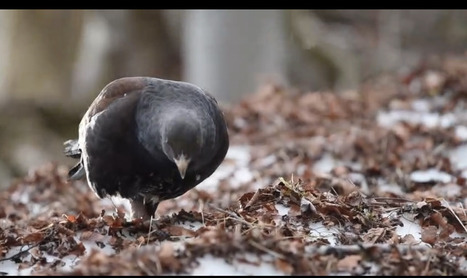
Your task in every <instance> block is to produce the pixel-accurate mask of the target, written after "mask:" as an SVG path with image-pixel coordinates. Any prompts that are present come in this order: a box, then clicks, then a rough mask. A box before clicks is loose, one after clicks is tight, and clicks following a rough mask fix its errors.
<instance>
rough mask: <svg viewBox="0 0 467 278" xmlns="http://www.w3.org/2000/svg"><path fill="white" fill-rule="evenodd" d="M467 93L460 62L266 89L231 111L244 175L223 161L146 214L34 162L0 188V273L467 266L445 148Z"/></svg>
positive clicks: (464, 120)
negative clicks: (218, 264) (346, 84)
mask: <svg viewBox="0 0 467 278" xmlns="http://www.w3.org/2000/svg"><path fill="white" fill-rule="evenodd" d="M466 92H467V59H466V58H465V57H456V58H448V59H445V60H444V61H438V62H437V63H432V64H430V63H424V64H423V65H421V66H420V67H419V68H416V69H414V70H413V71H412V72H409V73H408V74H405V75H403V76H397V75H385V76H380V77H378V78H376V79H373V80H370V81H368V82H366V83H364V84H362V86H361V87H360V88H359V89H358V90H355V91H346V92H340V93H333V92H298V91H296V90H293V89H287V88H284V87H281V86H277V85H272V84H270V85H267V86H264V87H263V88H261V89H260V90H259V91H258V92H257V93H256V94H253V95H251V96H249V97H248V98H246V99H244V100H242V101H241V102H240V103H238V104H237V105H234V106H232V107H226V108H225V113H226V117H227V121H228V125H229V131H230V135H231V141H232V145H234V146H248V148H247V152H248V157H249V159H248V163H247V165H246V166H247V169H248V170H249V173H248V175H250V176H249V178H244V179H241V182H238V177H239V176H241V175H242V174H238V171H239V169H240V168H239V167H240V166H239V167H237V168H235V167H236V166H235V160H234V159H232V158H227V159H226V161H225V164H226V165H227V166H228V167H230V169H234V170H232V171H230V172H229V173H228V174H226V175H223V176H222V177H221V178H220V179H218V180H217V181H215V183H216V184H217V187H216V189H215V190H207V189H206V190H205V189H203V187H202V186H199V188H195V189H193V190H191V191H189V192H187V193H186V194H185V195H183V196H181V197H179V198H177V199H174V200H167V201H165V202H163V203H162V204H161V205H160V207H159V210H158V212H157V215H158V218H157V219H155V220H153V221H151V222H150V223H143V222H141V221H138V220H134V221H129V220H128V218H127V214H128V212H127V211H126V210H125V207H124V206H122V205H119V204H112V203H109V202H106V201H105V200H98V199H97V198H96V197H95V196H94V195H93V193H92V192H91V191H90V190H89V189H88V187H87V185H86V184H85V182H84V181H76V182H68V181H67V180H66V170H67V168H66V167H65V166H63V165H55V164H53V163H50V164H47V165H44V166H43V167H40V168H38V169H36V170H35V171H31V173H30V174H29V175H27V176H26V177H24V178H22V179H19V180H17V181H16V182H15V183H14V184H12V185H11V186H10V187H9V188H8V189H7V190H5V191H3V192H0V201H1V205H0V273H2V274H5V275H12V274H17V273H26V274H33V275H160V274H190V273H197V274H199V272H200V271H199V269H202V266H201V264H204V262H206V260H208V258H211V260H214V258H220V259H222V260H223V261H224V262H225V264H226V265H231V266H235V267H234V268H232V269H231V270H228V271H227V270H224V271H226V272H225V273H224V272H223V270H222V269H219V270H218V272H219V273H218V274H231V272H232V271H234V270H235V271H237V274H238V273H243V274H254V273H255V270H252V269H257V268H258V267H260V266H261V265H266V264H267V265H268V266H270V267H271V268H270V269H274V270H275V271H276V272H273V273H272V274H285V275H336V274H351V275H467V261H466V258H467V230H466V226H467V210H466V207H467V187H466V178H465V176H463V175H462V173H463V171H464V170H466V169H464V168H463V167H464V166H462V165H460V164H458V163H457V162H456V161H453V160H452V159H451V157H450V155H449V154H450V153H453V152H456V151H457V150H458V148H460V147H462V146H463V144H465V143H466V142H465V141H466V140H465V138H462V137H461V136H459V133H458V132H457V131H456V130H459V129H458V128H457V127H459V126H467V113H465V112H464V111H467V110H466V109H465V108H466V106H467V97H466V96H467V95H466ZM399 112H402V113H399ZM405 112H410V113H405ZM397 113H399V114H397ZM404 113H405V114H404ZM423 113H428V114H423ZM407 115H409V118H407V117H406V116H407ZM414 115H419V116H420V117H419V118H417V117H418V116H414ZM424 115H428V116H426V117H425V118H424ZM433 115H438V116H437V117H432V116H433ZM446 115H453V116H452V117H451V116H449V117H448V118H446V117H445V116H446ZM430 117H431V118H432V120H431V122H428V121H427V120H426V118H429V119H430ZM422 119H423V120H422ZM446 119H448V120H446ZM243 164H244V162H242V165H241V167H244V166H245V165H243ZM464 164H465V162H464ZM318 165H321V166H320V167H318ZM322 165H325V167H322ZM242 169H244V168H242ZM320 169H321V170H320ZM242 171H244V170H242ZM440 173H441V174H442V176H441V177H440ZM236 179H237V180H236ZM211 183H212V182H211ZM404 223H405V224H404ZM403 229H405V230H404V232H401V231H402V230H403ZM213 264H214V263H213ZM7 265H9V266H11V265H13V266H14V267H13V270H14V272H12V271H11V270H8V271H7V268H6V266H7ZM212 267H214V266H209V268H212ZM2 269H3V270H2ZM10 269H11V267H10ZM248 269H250V270H249V271H250V272H251V273H249V272H248ZM22 271H25V272H22ZM227 272H228V273H227ZM256 273H258V272H256Z"/></svg>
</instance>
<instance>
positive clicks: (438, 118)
mask: <svg viewBox="0 0 467 278" xmlns="http://www.w3.org/2000/svg"><path fill="white" fill-rule="evenodd" d="M377 121H378V124H379V125H381V126H383V127H391V126H393V125H394V124H396V123H398V122H408V123H411V124H422V125H424V126H426V127H428V128H434V127H443V128H447V127H451V126H453V125H455V124H456V122H457V120H456V116H455V115H454V114H453V113H446V114H443V115H440V114H439V113H425V112H417V111H407V110H394V111H387V112H379V113H378V116H377Z"/></svg>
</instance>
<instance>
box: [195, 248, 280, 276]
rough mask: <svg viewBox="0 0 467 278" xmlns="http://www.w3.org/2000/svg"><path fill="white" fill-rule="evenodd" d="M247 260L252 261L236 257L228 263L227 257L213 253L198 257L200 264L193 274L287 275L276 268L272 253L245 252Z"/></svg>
mask: <svg viewBox="0 0 467 278" xmlns="http://www.w3.org/2000/svg"><path fill="white" fill-rule="evenodd" d="M243 259H245V260H247V261H249V262H251V263H247V262H240V261H239V260H238V259H234V260H233V261H232V263H228V262H227V261H226V260H225V259H223V258H219V257H214V256H212V255H211V254H208V255H205V256H203V257H201V258H199V259H198V263H199V264H198V266H196V267H195V269H193V271H192V272H191V274H192V275H285V274H284V273H283V272H281V271H279V270H278V269H276V268H275V267H274V265H273V263H272V261H273V257H272V256H270V255H262V256H257V255H254V254H249V253H246V254H244V258H243Z"/></svg>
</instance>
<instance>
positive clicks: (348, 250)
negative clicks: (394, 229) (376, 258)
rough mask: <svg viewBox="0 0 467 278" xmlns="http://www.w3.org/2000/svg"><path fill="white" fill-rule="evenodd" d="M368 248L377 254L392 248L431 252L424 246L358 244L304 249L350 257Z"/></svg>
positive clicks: (401, 250) (308, 251)
mask: <svg viewBox="0 0 467 278" xmlns="http://www.w3.org/2000/svg"><path fill="white" fill-rule="evenodd" d="M369 248H378V251H379V252H390V251H392V250H393V249H394V248H396V249H397V250H399V251H400V252H406V251H408V250H419V251H427V250H431V247H429V246H426V245H401V244H399V245H391V244H358V245H341V246H319V247H308V248H306V251H307V253H316V254H319V255H329V254H332V253H339V254H346V255H350V254H355V253H360V252H362V251H365V250H366V249H369Z"/></svg>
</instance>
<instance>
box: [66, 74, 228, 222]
mask: <svg viewBox="0 0 467 278" xmlns="http://www.w3.org/2000/svg"><path fill="white" fill-rule="evenodd" d="M228 147H229V139H228V133H227V127H226V124H225V120H224V118H223V114H222V112H221V110H220V108H219V106H218V104H217V102H216V100H215V99H214V98H213V97H212V96H211V95H209V94H207V93H206V92H205V91H204V90H202V89H201V88H199V87H197V86H195V85H193V84H189V83H186V82H177V81H170V80H163V79H157V78H150V77H127V78H122V79H118V80H116V81H113V82H112V83H110V84H109V85H107V86H106V87H105V88H104V89H103V90H102V92H101V93H100V94H99V95H98V96H97V98H96V99H95V100H94V102H93V103H92V104H91V106H90V107H89V109H88V111H87V112H86V114H85V115H84V116H83V119H82V121H81V123H80V125H79V138H78V140H68V141H67V142H65V154H66V155H67V156H70V157H73V158H77V159H80V161H79V163H78V164H77V165H76V166H75V167H73V168H72V169H71V170H70V172H69V177H70V179H79V178H81V177H83V176H84V175H86V178H87V180H88V183H89V186H90V187H91V189H92V190H93V191H94V192H95V193H96V194H97V195H98V196H99V197H100V198H103V197H105V196H108V195H120V196H122V197H124V198H128V199H130V202H131V204H132V207H133V210H134V213H135V215H134V216H135V217H143V218H145V219H147V218H149V217H150V216H152V215H153V214H154V212H155V210H156V209H157V206H158V204H159V202H160V201H162V200H165V199H170V198H175V197H177V196H180V195H182V194H183V193H185V192H186V191H188V190H189V189H191V188H193V187H195V186H196V185H197V184H199V183H200V182H202V181H203V180H204V179H206V178H207V177H209V176H210V175H211V174H212V173H213V172H214V171H215V170H216V169H217V167H218V166H219V165H220V163H221V162H222V161H223V159H224V157H225V155H226V153H227V149H228Z"/></svg>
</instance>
